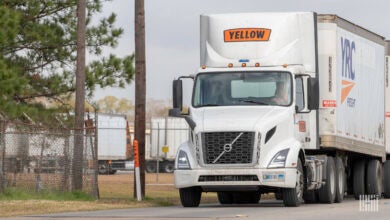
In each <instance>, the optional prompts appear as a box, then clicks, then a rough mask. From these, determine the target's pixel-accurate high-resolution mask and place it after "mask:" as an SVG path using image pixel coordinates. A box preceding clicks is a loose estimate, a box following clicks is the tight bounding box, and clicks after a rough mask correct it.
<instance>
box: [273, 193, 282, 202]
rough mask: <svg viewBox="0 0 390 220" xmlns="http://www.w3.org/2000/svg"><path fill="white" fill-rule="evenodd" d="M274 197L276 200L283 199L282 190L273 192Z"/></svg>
mask: <svg viewBox="0 0 390 220" xmlns="http://www.w3.org/2000/svg"><path fill="white" fill-rule="evenodd" d="M275 199H276V200H283V193H282V192H275Z"/></svg>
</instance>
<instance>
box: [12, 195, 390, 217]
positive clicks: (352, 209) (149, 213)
mask: <svg viewBox="0 0 390 220" xmlns="http://www.w3.org/2000/svg"><path fill="white" fill-rule="evenodd" d="M363 204H364V203H363ZM378 204H379V205H378V211H373V212H368V211H360V210H359V207H360V203H359V201H356V200H354V199H352V198H348V199H346V200H345V201H344V202H343V203H341V204H305V205H302V206H301V207H298V208H288V207H283V205H282V204H281V202H280V201H275V200H268V201H261V202H260V203H259V204H256V205H225V206H221V205H219V204H205V205H201V206H200V207H198V208H183V207H180V206H173V207H155V208H133V209H121V210H105V211H93V212H73V213H60V214H51V215H40V216H24V217H16V218H8V219H12V220H37V219H43V220H71V219H81V220H92V219H98V220H100V219H130V220H138V219H146V220H155V219H163V220H168V219H174V220H179V219H185V220H204V219H212V220H215V219H221V220H228V219H235V220H241V219H242V220H252V219H253V220H254V219H256V220H257V219H272V220H278V219H283V220H305V219H311V220H349V219H351V220H359V219H370V220H371V219H375V220H377V219H378V220H382V219H383V220H385V219H386V220H389V219H390V199H382V200H379V203H378ZM363 208H364V207H363Z"/></svg>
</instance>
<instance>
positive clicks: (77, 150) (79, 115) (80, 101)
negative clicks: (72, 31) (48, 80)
mask: <svg viewBox="0 0 390 220" xmlns="http://www.w3.org/2000/svg"><path fill="white" fill-rule="evenodd" d="M85 17H86V0H78V1H77V63H76V65H77V66H76V103H75V105H76V109H75V128H76V130H75V136H74V143H75V144H74V150H73V164H72V190H81V189H82V188H83V172H82V171H83V150H84V149H83V148H84V135H83V134H84V112H85V35H86V33H85V32H86V30H85V29H86V18H85Z"/></svg>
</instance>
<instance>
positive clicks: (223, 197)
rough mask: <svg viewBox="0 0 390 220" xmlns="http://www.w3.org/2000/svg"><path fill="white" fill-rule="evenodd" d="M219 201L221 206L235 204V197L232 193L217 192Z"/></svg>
mask: <svg viewBox="0 0 390 220" xmlns="http://www.w3.org/2000/svg"><path fill="white" fill-rule="evenodd" d="M217 195H218V201H219V203H221V204H233V195H232V193H230V192H217Z"/></svg>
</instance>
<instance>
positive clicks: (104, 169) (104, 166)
mask: <svg viewBox="0 0 390 220" xmlns="http://www.w3.org/2000/svg"><path fill="white" fill-rule="evenodd" d="M98 172H99V174H101V175H108V174H109V173H110V166H109V165H108V163H107V162H103V163H99V168H98Z"/></svg>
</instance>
